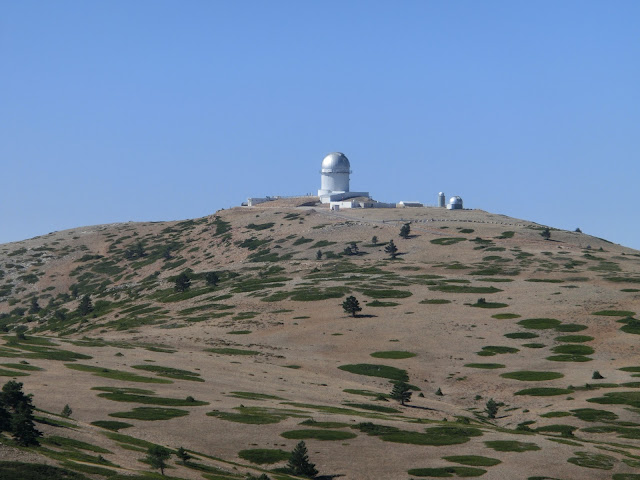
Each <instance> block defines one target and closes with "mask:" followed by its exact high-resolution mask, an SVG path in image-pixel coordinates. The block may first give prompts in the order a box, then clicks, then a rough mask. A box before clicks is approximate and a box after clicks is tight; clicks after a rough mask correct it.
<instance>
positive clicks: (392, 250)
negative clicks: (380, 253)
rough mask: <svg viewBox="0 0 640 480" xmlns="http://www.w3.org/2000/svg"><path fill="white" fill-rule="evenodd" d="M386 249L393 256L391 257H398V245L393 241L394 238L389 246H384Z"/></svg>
mask: <svg viewBox="0 0 640 480" xmlns="http://www.w3.org/2000/svg"><path fill="white" fill-rule="evenodd" d="M384 251H385V252H386V253H388V254H389V255H390V256H391V259H394V258H396V256H397V255H398V247H396V244H395V243H393V240H389V243H388V244H387V246H386V247H384Z"/></svg>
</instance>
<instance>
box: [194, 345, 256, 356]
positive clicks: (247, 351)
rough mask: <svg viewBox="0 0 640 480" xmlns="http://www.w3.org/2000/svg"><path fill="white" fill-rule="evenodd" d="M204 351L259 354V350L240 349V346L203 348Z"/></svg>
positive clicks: (228, 353)
mask: <svg viewBox="0 0 640 480" xmlns="http://www.w3.org/2000/svg"><path fill="white" fill-rule="evenodd" d="M204 351H205V352H211V353H217V354H219V355H259V354H260V352H257V351H255V350H242V349H240V348H229V347H222V348H205V350H204Z"/></svg>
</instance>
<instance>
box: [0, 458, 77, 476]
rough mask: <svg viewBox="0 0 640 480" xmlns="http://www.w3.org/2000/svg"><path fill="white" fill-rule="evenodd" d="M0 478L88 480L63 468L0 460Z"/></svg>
mask: <svg viewBox="0 0 640 480" xmlns="http://www.w3.org/2000/svg"><path fill="white" fill-rule="evenodd" d="M0 478H1V479H3V480H16V479H20V480H42V479H43V478H46V479H47V480H88V479H87V477H85V476H84V475H82V474H80V473H77V472H72V471H71V470H67V469H65V468H60V467H52V466H50V465H43V464H41V463H23V462H6V461H0Z"/></svg>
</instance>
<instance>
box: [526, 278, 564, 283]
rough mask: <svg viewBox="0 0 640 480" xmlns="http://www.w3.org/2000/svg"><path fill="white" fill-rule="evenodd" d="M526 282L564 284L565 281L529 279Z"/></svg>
mask: <svg viewBox="0 0 640 480" xmlns="http://www.w3.org/2000/svg"><path fill="white" fill-rule="evenodd" d="M525 282H539V283H564V280H558V279H553V278H527V279H526V280H525Z"/></svg>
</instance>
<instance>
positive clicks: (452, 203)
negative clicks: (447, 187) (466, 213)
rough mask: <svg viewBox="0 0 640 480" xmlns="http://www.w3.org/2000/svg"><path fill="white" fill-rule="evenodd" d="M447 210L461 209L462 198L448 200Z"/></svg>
mask: <svg viewBox="0 0 640 480" xmlns="http://www.w3.org/2000/svg"><path fill="white" fill-rule="evenodd" d="M447 208H448V209H449V210H460V209H462V198H460V197H457V196H456V197H451V198H450V199H449V205H447Z"/></svg>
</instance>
